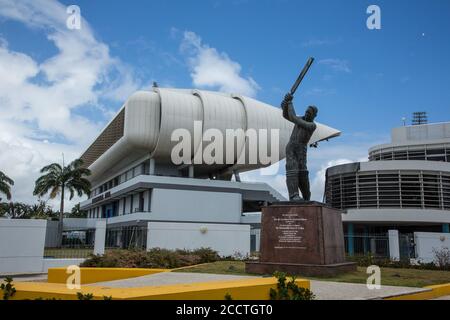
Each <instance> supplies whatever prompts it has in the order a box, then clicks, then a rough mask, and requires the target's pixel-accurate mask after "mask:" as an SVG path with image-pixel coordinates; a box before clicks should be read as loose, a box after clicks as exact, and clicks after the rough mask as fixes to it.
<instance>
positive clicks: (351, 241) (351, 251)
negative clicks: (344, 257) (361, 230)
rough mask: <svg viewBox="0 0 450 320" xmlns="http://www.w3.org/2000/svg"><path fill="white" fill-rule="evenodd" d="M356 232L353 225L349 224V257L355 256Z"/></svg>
mask: <svg viewBox="0 0 450 320" xmlns="http://www.w3.org/2000/svg"><path fill="white" fill-rule="evenodd" d="M353 237H354V230H353V223H349V224H347V240H348V241H347V243H348V244H347V245H348V248H347V252H348V255H349V256H353V255H354V254H355V242H354V239H353Z"/></svg>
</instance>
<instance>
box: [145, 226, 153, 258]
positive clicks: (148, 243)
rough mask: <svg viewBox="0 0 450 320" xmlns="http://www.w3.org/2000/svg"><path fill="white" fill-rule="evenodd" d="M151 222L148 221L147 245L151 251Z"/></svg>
mask: <svg viewBox="0 0 450 320" xmlns="http://www.w3.org/2000/svg"><path fill="white" fill-rule="evenodd" d="M150 223H151V222H148V223H147V246H146V250H147V251H149V250H150V249H151V245H150V238H151V236H152V235H151V233H150Z"/></svg>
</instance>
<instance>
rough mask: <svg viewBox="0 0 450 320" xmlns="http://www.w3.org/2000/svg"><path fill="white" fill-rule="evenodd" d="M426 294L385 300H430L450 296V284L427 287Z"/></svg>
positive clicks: (414, 294) (420, 293)
mask: <svg viewBox="0 0 450 320" xmlns="http://www.w3.org/2000/svg"><path fill="white" fill-rule="evenodd" d="M424 289H429V290H428V291H424V292H417V293H411V294H404V295H399V296H394V297H389V298H386V299H385V300H430V299H436V298H439V297H443V296H448V295H450V283H445V284H438V285H433V286H426V287H424Z"/></svg>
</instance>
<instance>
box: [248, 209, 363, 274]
mask: <svg viewBox="0 0 450 320" xmlns="http://www.w3.org/2000/svg"><path fill="white" fill-rule="evenodd" d="M344 249H345V248H344V233H343V228H342V219H341V212H340V211H338V210H336V209H332V208H330V207H327V206H326V205H325V204H323V203H319V202H304V203H295V202H281V203H276V204H274V205H271V206H268V207H264V208H262V217H261V241H260V258H259V261H258V262H247V263H246V264H245V270H246V272H248V273H256V274H272V273H273V272H275V271H282V272H286V273H289V274H293V275H294V274H295V275H300V276H301V275H304V276H320V275H324V276H333V275H336V274H339V273H344V272H351V271H355V270H356V264H355V263H353V262H346V261H345V250H344Z"/></svg>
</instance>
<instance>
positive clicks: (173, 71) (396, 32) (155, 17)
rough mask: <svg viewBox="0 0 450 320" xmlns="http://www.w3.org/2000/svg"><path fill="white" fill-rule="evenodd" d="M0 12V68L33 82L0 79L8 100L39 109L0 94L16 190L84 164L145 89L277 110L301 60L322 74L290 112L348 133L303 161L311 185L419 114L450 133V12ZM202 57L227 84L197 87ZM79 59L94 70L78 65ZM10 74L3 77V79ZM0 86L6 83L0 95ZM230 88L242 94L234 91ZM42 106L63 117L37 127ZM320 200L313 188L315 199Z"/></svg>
mask: <svg viewBox="0 0 450 320" xmlns="http://www.w3.org/2000/svg"><path fill="white" fill-rule="evenodd" d="M0 3H1V5H0V7H1V8H0V40H1V42H0V43H3V44H2V47H3V49H4V51H5V52H4V55H3V57H4V58H5V59H4V60H0V68H1V67H2V63H4V64H5V65H4V67H5V66H7V65H10V66H14V64H13V63H11V62H9V63H8V61H13V60H12V59H13V57H14V58H15V59H16V60H18V61H19V62H18V63H17V65H18V66H19V67H18V68H21V67H22V66H24V65H25V66H29V68H28V69H26V68H24V70H23V71H17V73H19V74H21V73H20V72H23V74H29V75H30V76H29V77H26V76H23V77H22V78H20V81H16V82H14V81H13V80H11V79H9V78H5V79H6V80H7V81H8V85H11V86H12V87H11V88H10V91H11V90H14V88H16V90H17V92H22V91H23V92H26V93H27V97H28V96H29V95H33V94H36V99H34V98H33V97H32V98H29V99H28V98H27V99H25V98H24V99H23V100H24V101H23V103H22V105H19V104H17V105H12V103H11V105H8V101H11V100H12V99H13V97H12V96H11V94H10V91H9V92H8V93H4V94H3V95H2V92H0V101H3V102H4V101H6V107H5V106H2V105H0V132H1V130H2V127H1V125H2V124H3V130H5V131H6V130H7V131H8V132H9V136H8V137H7V138H5V136H6V132H4V135H3V143H4V144H5V146H4V147H5V148H8V150H10V151H11V154H14V155H15V156H14V159H16V160H17V161H19V164H20V165H21V167H20V168H16V167H14V166H12V165H11V164H8V163H10V162H11V159H10V158H7V157H6V156H5V155H3V156H0V166H1V167H4V168H8V169H9V170H12V171H16V172H18V174H19V175H23V183H24V184H25V181H27V180H26V179H27V177H29V176H33V174H35V172H36V170H37V169H38V167H39V166H40V165H41V164H42V163H44V162H45V161H50V160H51V159H50V158H51V157H55V156H58V155H59V154H60V153H61V152H65V153H68V154H69V155H70V156H73V157H75V156H76V155H77V154H79V152H80V151H81V150H82V149H83V148H84V147H85V146H86V145H87V144H88V143H89V142H90V141H91V140H92V138H93V137H95V135H96V134H97V133H98V131H99V130H100V129H101V128H102V126H103V125H104V124H105V123H106V122H107V121H108V120H109V119H110V118H111V116H112V115H113V114H114V112H115V111H116V110H118V109H119V108H120V106H121V103H122V102H123V101H124V100H125V99H126V97H127V95H128V94H129V93H131V92H132V91H134V90H135V89H139V88H145V87H149V86H150V85H151V83H152V81H157V82H158V83H159V84H160V85H161V86H173V87H205V88H209V89H217V90H224V89H227V88H230V86H231V88H232V89H234V90H236V91H239V90H240V89H242V91H243V92H244V93H249V94H251V95H253V96H255V97H256V98H257V99H258V100H262V101H264V102H267V103H270V104H273V105H278V104H279V102H280V100H281V98H282V96H283V95H284V93H285V92H287V91H288V90H289V88H290V87H291V85H292V83H293V81H294V80H295V78H296V77H297V75H298V72H299V71H300V69H301V67H302V66H303V65H304V63H305V61H306V60H307V58H308V57H309V56H314V57H315V58H316V62H315V63H314V65H313V66H312V68H311V69H310V72H309V73H308V75H307V77H306V78H305V80H304V82H303V83H302V85H301V87H300V89H299V91H298V93H297V94H296V98H295V103H296V104H295V105H296V109H297V111H298V112H302V111H303V109H304V108H305V106H307V105H309V104H315V105H317V106H318V107H319V116H318V119H317V120H318V121H319V122H322V123H325V124H327V125H330V126H332V127H335V128H337V129H340V130H341V131H342V132H343V135H342V137H340V138H338V139H336V140H334V141H330V142H329V143H327V144H323V146H321V147H319V150H313V151H312V152H311V161H310V166H311V170H312V171H314V177H316V176H317V179H318V181H319V180H320V179H319V177H318V175H320V174H323V168H324V167H326V166H327V165H329V164H333V163H336V162H340V161H344V160H353V161H354V160H358V159H360V158H361V157H364V156H365V154H366V153H367V152H366V151H367V148H368V147H369V146H370V145H372V144H374V143H380V142H387V141H386V140H387V139H388V138H389V136H388V135H389V132H390V129H391V128H392V127H394V126H398V125H401V122H402V121H401V119H402V117H407V119H408V121H409V119H410V117H411V113H412V112H413V111H421V110H424V111H427V112H428V115H429V120H430V121H432V122H441V121H448V120H450V90H449V86H450V59H449V57H450V41H449V36H450V34H449V33H450V2H449V1H447V0H428V1H425V0H416V1H406V0H397V1H363V0H346V1H331V0H329V1H298V0H280V1H268V0H263V1H261V0H258V1H257V0H229V1H144V0H141V1H137V0H133V1H103V0H95V1H93V0H87V1H75V0H72V1H61V2H59V3H58V2H55V1H42V0H38V1H34V2H29V1H24V0H23V1H20V0H19V1H12V0H11V1H7V0H1V1H0ZM70 4H76V5H78V6H79V7H80V8H81V15H82V17H83V19H84V20H83V21H82V23H83V24H82V30H83V32H82V33H80V34H82V36H79V35H77V36H76V37H78V38H77V39H76V41H75V40H74V41H68V40H67V39H70V38H71V37H75V36H74V33H75V32H77V31H73V30H71V32H68V31H67V30H63V28H62V27H61V25H62V23H63V22H64V20H65V19H66V17H67V15H65V16H64V13H65V12H64V10H63V9H64V8H65V7H66V6H67V5H70ZM371 4H376V5H378V6H379V7H380V8H381V30H369V29H367V27H366V19H367V17H368V14H367V13H366V9H367V7H368V6H369V5H371ZM17 12H19V14H18V13H17ZM30 17H31V18H30ZM30 21H31V22H30ZM187 34H190V35H191V38H189V37H187V36H186V35H187ZM59 36H61V37H59ZM55 38H56V40H55ZM86 39H87V40H86ZM58 41H59V42H58ZM195 41H200V42H199V43H200V44H199V46H197V47H196V46H195V43H196V42H195ZM58 44H59V45H58ZM197 45H198V43H197ZM186 47H187V48H186ZM80 48H82V49H80ZM69 50H70V52H73V51H75V52H78V51H79V52H80V54H79V55H77V54H73V53H70V52H69ZM90 50H91V51H92V52H91V51H90ZM211 50H213V51H211ZM67 52H69V54H67ZM204 52H207V53H208V52H209V53H210V54H212V55H215V56H214V57H215V58H217V59H219V60H220V61H224V63H225V66H227V67H230V68H231V69H232V71H233V72H234V73H233V77H234V78H231V80H230V79H225V80H223V79H222V80H221V81H222V82H223V83H222V82H220V81H219V83H217V81H213V80H214V79H212V80H211V79H210V78H208V77H206V76H202V77H200V76H199V75H197V76H199V77H196V76H195V70H196V69H195V68H196V67H199V65H200V66H202V67H204V68H207V66H208V65H204V64H202V63H203V62H202V61H201V53H204ZM65 55H66V56H65ZM85 55H88V56H89V57H90V59H92V60H86V59H84V58H82V57H84V56H85ZM80 57H81V58H80ZM1 58H2V55H0V59H1ZM8 59H9V60H8ZM16 60H14V61H16ZM77 61H84V62H86V61H87V62H86V65H85V66H83V68H81V70H86V73H87V74H88V76H81V75H80V74H79V73H78V72H77V66H78V65H77V63H78V62H77ZM64 63H66V64H64ZM91 65H92V68H91V67H90V66H91ZM11 68H13V67H11ZM66 68H67V70H66ZM233 68H234V69H233ZM4 69H5V68H4ZM78 69H79V68H78ZM5 70H8V69H5ZM15 70H16V69H13V70H12V71H11V70H9V71H8V77H12V75H11V74H14V72H15ZM20 70H21V69H20ZM202 70H204V69H202ZM90 72H92V74H91V73H90ZM2 77H6V73H5V72H4V74H3V75H0V81H1V78H2ZM70 77H73V81H66V83H65V85H64V86H55V85H54V84H55V83H56V81H58V80H59V79H66V80H67V79H69V80H70ZM205 77H206V78H205ZM5 79H3V80H4V81H6V80H5ZM232 79H237V80H239V82H238V84H239V85H234V86H233V85H232V84H230V81H232ZM80 83H83V85H80ZM14 85H16V87H14ZM77 86H79V87H80V88H81V89H80V90H79V91H80V92H79V93H76V92H75V91H76V89H75V88H76V87H77ZM242 86H244V87H242ZM63 96H66V97H71V99H64V98H63ZM53 98H54V99H55V100H53ZM44 102H45V103H48V102H54V103H55V104H56V103H57V104H58V105H60V106H61V108H60V109H58V110H57V111H53V109H49V110H48V111H44V112H41V113H44V115H40V114H38V113H39V112H37V111H38V110H42V109H43V108H44V109H45V108H46V107H45V103H44ZM48 104H50V105H51V103H48ZM2 108H3V109H4V110H3V112H2V110H1V109H2ZM30 110H31V111H30ZM14 112H17V114H16V115H14ZM11 114H13V115H11ZM46 115H48V117H46ZM74 121H76V122H74ZM74 123H75V125H74ZM59 124H60V125H59ZM11 132H13V133H14V134H11ZM0 139H1V138H0ZM42 141H44V142H45V145H43V144H42V143H41V142H42ZM0 143H1V141H0ZM24 155H25V156H24ZM23 158H25V159H26V160H23ZM1 167H0V169H1ZM19 181H22V180H21V178H19ZM278 181H281V179H278ZM275 184H277V182H275ZM282 184H283V183H282V182H279V183H278V185H279V186H280V187H281V186H282ZM320 188H321V184H320V183H318V186H317V189H316V191H315V193H316V198H320V195H319V189H320ZM21 197H22V198H25V197H26V196H25V195H23V196H21Z"/></svg>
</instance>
